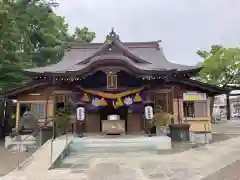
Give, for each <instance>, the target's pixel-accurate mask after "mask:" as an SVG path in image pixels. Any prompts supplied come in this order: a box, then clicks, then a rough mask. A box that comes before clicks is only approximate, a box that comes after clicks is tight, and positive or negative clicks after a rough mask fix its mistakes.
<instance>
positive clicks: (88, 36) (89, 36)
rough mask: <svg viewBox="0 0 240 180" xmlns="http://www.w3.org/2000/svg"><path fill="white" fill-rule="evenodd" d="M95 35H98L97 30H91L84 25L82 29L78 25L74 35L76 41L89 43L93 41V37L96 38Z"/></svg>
mask: <svg viewBox="0 0 240 180" xmlns="http://www.w3.org/2000/svg"><path fill="white" fill-rule="evenodd" d="M95 37H96V34H95V32H90V31H89V30H88V28H87V27H83V28H82V29H81V28H79V27H76V29H75V32H74V34H73V35H72V38H73V40H74V41H79V42H87V43H89V42H91V41H92V40H93V39H95Z"/></svg>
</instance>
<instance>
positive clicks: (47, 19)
mask: <svg viewBox="0 0 240 180" xmlns="http://www.w3.org/2000/svg"><path fill="white" fill-rule="evenodd" d="M67 31H68V24H67V23H66V22H65V20H64V18H63V17H60V16H57V15H56V14H55V13H54V12H53V11H52V9H51V7H50V6H49V4H47V3H46V2H45V1H43V0H15V1H9V0H0V40H1V41H0V54H1V56H0V87H3V88H4V89H7V88H10V87H15V86H17V85H20V84H23V83H26V82H27V81H28V80H29V79H28V78H27V77H26V76H25V75H24V74H23V73H22V71H21V69H26V68H31V67H40V66H45V65H48V64H54V63H56V62H58V61H59V60H60V59H61V58H62V56H63V54H64V50H65V48H66V47H67V46H68V43H69V41H71V40H77V41H81V42H82V41H85V42H91V41H92V40H93V39H94V38H95V33H93V32H89V31H88V29H87V28H86V27H85V28H83V29H80V28H76V33H75V35H73V36H71V35H69V34H68V33H67Z"/></svg>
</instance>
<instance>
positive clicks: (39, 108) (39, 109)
mask: <svg viewBox="0 0 240 180" xmlns="http://www.w3.org/2000/svg"><path fill="white" fill-rule="evenodd" d="M31 112H33V113H34V114H36V116H37V117H38V118H39V119H43V118H45V116H46V111H45V104H31Z"/></svg>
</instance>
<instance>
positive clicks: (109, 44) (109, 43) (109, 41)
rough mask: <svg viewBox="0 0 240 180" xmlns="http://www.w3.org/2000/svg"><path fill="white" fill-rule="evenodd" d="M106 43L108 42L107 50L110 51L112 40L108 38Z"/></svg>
mask: <svg viewBox="0 0 240 180" xmlns="http://www.w3.org/2000/svg"><path fill="white" fill-rule="evenodd" d="M107 43H108V51H112V40H111V39H109V40H108V41H107Z"/></svg>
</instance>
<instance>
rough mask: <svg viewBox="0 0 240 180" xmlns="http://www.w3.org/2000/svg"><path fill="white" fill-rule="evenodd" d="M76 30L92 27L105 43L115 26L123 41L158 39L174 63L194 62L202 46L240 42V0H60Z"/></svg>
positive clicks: (61, 12)
mask: <svg viewBox="0 0 240 180" xmlns="http://www.w3.org/2000/svg"><path fill="white" fill-rule="evenodd" d="M58 2H59V3H60V4H59V6H58V7H57V8H55V12H56V13H57V14H58V15H61V16H65V18H66V21H67V22H68V24H69V29H70V32H72V31H73V30H74V28H75V27H76V26H78V27H84V26H87V27H88V28H89V29H90V30H91V31H94V32H96V39H95V40H94V42H103V41H104V40H105V37H106V35H107V34H108V33H109V32H110V31H111V28H112V27H114V30H115V32H116V33H118V34H119V36H120V40H121V41H128V42H129V41H140V42H142V41H157V40H162V42H161V43H160V46H161V47H162V48H163V51H164V53H165V56H166V57H167V59H168V60H169V61H171V62H175V63H180V64H186V65H194V64H196V63H198V62H199V61H201V60H202V59H201V58H200V57H198V55H196V52H197V50H208V49H209V47H210V46H211V45H212V44H221V45H224V46H239V45H240V21H239V19H240V0H58Z"/></svg>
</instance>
